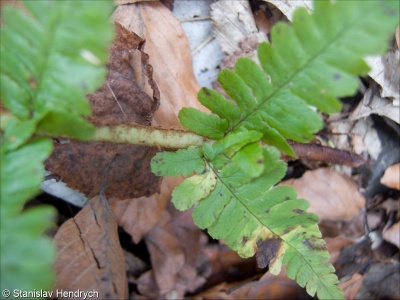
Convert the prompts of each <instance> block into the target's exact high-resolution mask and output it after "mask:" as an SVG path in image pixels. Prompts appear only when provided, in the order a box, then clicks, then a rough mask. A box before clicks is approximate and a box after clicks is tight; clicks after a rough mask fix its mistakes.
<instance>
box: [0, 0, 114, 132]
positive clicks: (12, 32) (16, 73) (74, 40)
mask: <svg viewBox="0 0 400 300" xmlns="http://www.w3.org/2000/svg"><path fill="white" fill-rule="evenodd" d="M24 5H25V6H26V8H27V10H28V11H29V12H30V15H27V14H26V13H23V12H22V11H21V10H16V9H13V8H11V7H7V6H6V7H5V8H4V11H3V21H4V23H5V24H6V26H4V27H3V28H1V40H2V43H1V48H0V50H1V55H0V59H1V74H0V80H1V81H0V83H1V86H2V88H1V99H2V102H3V105H4V107H6V108H7V109H8V110H10V111H11V112H12V113H13V114H14V115H15V116H17V117H18V118H20V119H28V118H33V119H34V120H36V122H37V126H38V130H40V131H42V132H45V133H48V134H51V135H57V136H70V137H76V138H80V139H87V138H90V136H91V135H92V133H93V129H94V128H93V126H92V125H90V124H89V123H87V122H85V121H84V120H83V119H82V116H88V115H89V114H90V112H91V109H90V106H89V103H88V102H87V100H86V99H85V94H87V93H90V92H93V91H95V90H96V89H97V88H98V87H99V86H100V85H101V83H102V81H103V80H104V77H105V73H106V69H105V68H104V63H105V61H106V59H107V53H106V52H105V51H104V49H105V48H106V46H107V45H108V43H109V42H110V41H111V38H112V35H113V31H112V27H111V26H109V24H107V22H105V20H107V18H108V16H109V14H110V12H111V9H112V5H110V4H109V3H107V1H100V2H98V3H96V9H93V5H92V3H90V2H87V1H77V2H71V1H34V2H32V1H24ZM44 12H46V13H44ZM93 25H95V26H93ZM98 32H101V33H102V37H101V38H99V36H98V34H97V33H98ZM54 121H57V122H56V123H54ZM78 124H79V126H78ZM75 125H76V126H75Z"/></svg>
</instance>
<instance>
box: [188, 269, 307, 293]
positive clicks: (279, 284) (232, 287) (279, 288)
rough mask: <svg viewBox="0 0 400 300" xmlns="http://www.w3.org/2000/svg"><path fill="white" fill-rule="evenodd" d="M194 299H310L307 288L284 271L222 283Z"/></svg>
mask: <svg viewBox="0 0 400 300" xmlns="http://www.w3.org/2000/svg"><path fill="white" fill-rule="evenodd" d="M193 298H194V299H226V300H231V299H232V300H234V299H308V298H309V296H307V293H306V291H305V289H303V288H301V287H300V286H299V285H297V284H296V282H295V281H294V280H291V279H289V278H288V277H287V276H286V272H285V271H282V272H281V273H280V274H279V275H277V276H275V275H271V273H269V272H267V273H265V274H264V275H263V276H262V277H261V278H260V279H259V280H254V281H248V280H246V281H242V282H234V283H226V282H224V283H221V284H219V285H216V286H214V287H212V288H210V289H208V290H207V291H205V292H202V293H200V294H197V295H195V296H194V297H193Z"/></svg>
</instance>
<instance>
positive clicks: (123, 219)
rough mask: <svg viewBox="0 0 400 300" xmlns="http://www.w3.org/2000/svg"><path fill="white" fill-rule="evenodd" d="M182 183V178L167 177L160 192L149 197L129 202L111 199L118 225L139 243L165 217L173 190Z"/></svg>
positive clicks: (128, 200)
mask: <svg viewBox="0 0 400 300" xmlns="http://www.w3.org/2000/svg"><path fill="white" fill-rule="evenodd" d="M181 181H182V179H181V178H176V177H166V178H164V179H163V180H162V182H161V185H160V190H159V192H158V193H154V194H153V195H151V196H149V197H140V198H133V199H127V200H122V201H121V200H119V199H111V201H110V205H111V207H112V209H113V211H114V213H115V216H116V218H117V222H118V225H119V226H121V227H122V228H124V229H125V231H126V232H127V233H128V234H130V235H131V237H132V240H133V241H134V242H135V243H139V242H140V241H141V239H142V238H143V236H144V235H146V234H147V233H148V232H149V231H150V230H151V229H152V228H153V227H154V225H156V223H157V222H158V221H159V220H160V218H161V216H162V215H163V213H164V211H165V209H166V207H167V203H168V202H169V200H170V198H171V193H172V190H173V189H174V187H175V186H176V185H178V184H179V183H180V182H181Z"/></svg>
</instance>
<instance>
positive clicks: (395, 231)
mask: <svg viewBox="0 0 400 300" xmlns="http://www.w3.org/2000/svg"><path fill="white" fill-rule="evenodd" d="M383 238H384V239H385V240H386V241H388V242H389V243H392V244H393V245H396V246H397V248H400V222H397V223H396V224H393V225H392V226H391V227H389V228H388V229H387V230H385V231H384V232H383Z"/></svg>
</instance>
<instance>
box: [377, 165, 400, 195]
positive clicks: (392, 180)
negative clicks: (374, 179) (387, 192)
mask: <svg viewBox="0 0 400 300" xmlns="http://www.w3.org/2000/svg"><path fill="white" fill-rule="evenodd" d="M381 183H382V184H384V185H386V186H387V187H390V188H392V189H396V190H400V163H398V164H395V165H393V166H390V167H389V168H387V169H386V171H385V174H383V177H382V178H381Z"/></svg>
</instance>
